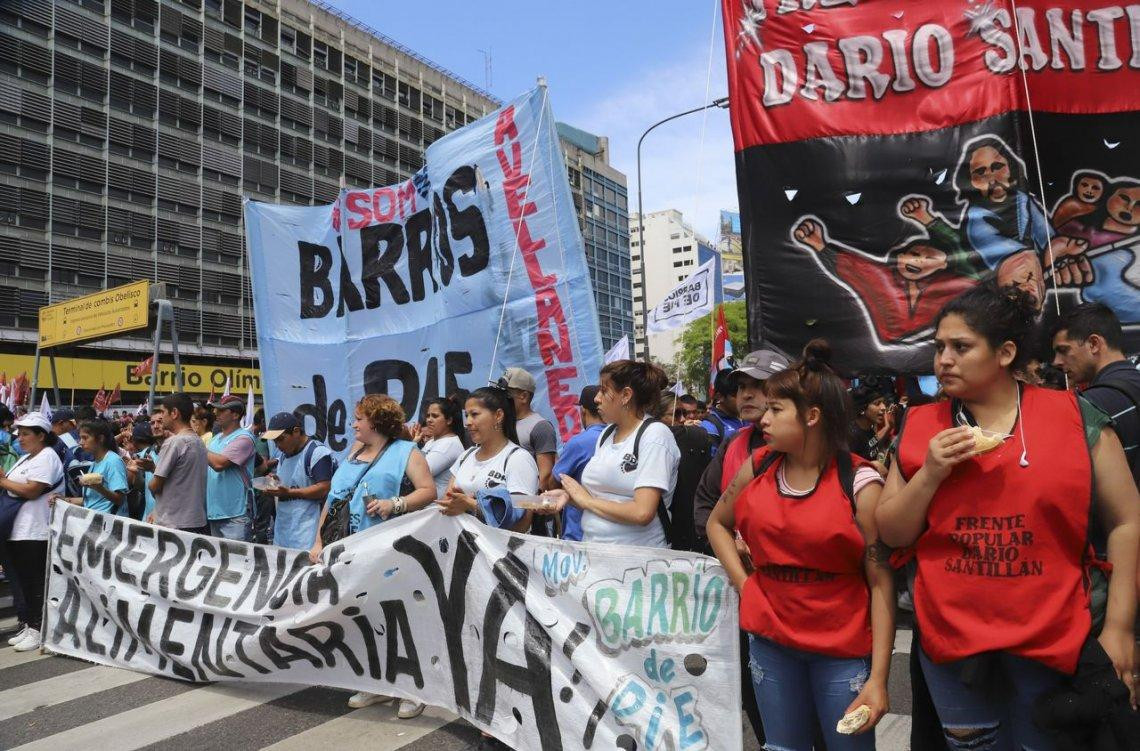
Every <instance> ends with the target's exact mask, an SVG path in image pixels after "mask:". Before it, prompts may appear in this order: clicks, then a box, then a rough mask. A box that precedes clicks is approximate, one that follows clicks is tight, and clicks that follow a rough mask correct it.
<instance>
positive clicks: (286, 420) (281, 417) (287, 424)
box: [261, 412, 301, 441]
mask: <svg viewBox="0 0 1140 751" xmlns="http://www.w3.org/2000/svg"><path fill="white" fill-rule="evenodd" d="M299 427H301V421H300V420H298V419H297V416H296V415H294V414H293V413H292V412H278V413H277V414H275V415H274V416H273V417H271V418H269V427H268V428H266V430H265V432H264V433H262V434H261V437H262V438H264V439H265V440H267V441H276V440H277V439H278V438H280V437H281V435H282V434H284V433H286V432H288V431H290V430H293V429H294V428H299Z"/></svg>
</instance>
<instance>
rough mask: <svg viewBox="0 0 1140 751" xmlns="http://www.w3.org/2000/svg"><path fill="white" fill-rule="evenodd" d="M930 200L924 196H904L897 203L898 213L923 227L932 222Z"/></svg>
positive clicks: (932, 215)
mask: <svg viewBox="0 0 1140 751" xmlns="http://www.w3.org/2000/svg"><path fill="white" fill-rule="evenodd" d="M930 206H931V201H930V199H929V198H927V197H926V196H910V197H908V198H904V199H903V201H902V203H901V204H899V213H900V214H902V215H903V217H905V218H906V219H912V220H914V221H916V222H918V223H919V224H921V225H922V226H923V227H928V226H930V225H931V224H933V223H934V214H932V213H930Z"/></svg>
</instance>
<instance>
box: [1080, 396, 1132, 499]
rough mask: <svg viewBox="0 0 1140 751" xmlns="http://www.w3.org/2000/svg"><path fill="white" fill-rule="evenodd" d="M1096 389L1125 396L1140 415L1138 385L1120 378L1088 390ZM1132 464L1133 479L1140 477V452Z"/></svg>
mask: <svg viewBox="0 0 1140 751" xmlns="http://www.w3.org/2000/svg"><path fill="white" fill-rule="evenodd" d="M1094 388H1097V389H1099V388H1106V389H1111V390H1113V391H1115V392H1116V393H1118V394H1121V395H1123V396H1124V398H1126V399H1127V400H1128V401H1130V402H1132V407H1133V408H1134V409H1135V410H1136V411H1137V412H1138V413H1140V386H1138V385H1137V384H1135V383H1133V382H1131V381H1126V380H1124V379H1123V378H1120V379H1115V380H1111V381H1105V382H1104V383H1097V384H1095V385H1092V386H1089V388H1088V389H1086V390H1091V389H1094ZM1110 416H1111V415H1110ZM1121 443H1122V444H1123V439H1121ZM1130 464H1131V466H1130V467H1129V468H1130V469H1131V470H1132V477H1133V478H1137V477H1140V451H1134V452H1133V454H1132V461H1131V462H1130Z"/></svg>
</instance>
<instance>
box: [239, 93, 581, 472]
mask: <svg viewBox="0 0 1140 751" xmlns="http://www.w3.org/2000/svg"><path fill="white" fill-rule="evenodd" d="M424 159H425V162H426V163H425V165H424V167H423V169H421V170H420V171H419V172H418V173H417V174H416V175H415V177H413V178H412V179H410V180H408V181H406V182H404V183H401V184H399V185H392V186H388V187H371V186H363V187H362V188H360V189H358V188H350V189H348V190H344V191H342V192H341V194H340V198H339V200H338V201H337V202H336V203H335V204H329V205H325V206H282V205H272V204H265V203H257V202H248V203H246V206H245V229H246V236H247V239H248V246H249V258H250V267H251V270H252V277H253V303H254V312H255V314H256V319H257V344H258V354H259V356H260V359H261V372H262V373H265V374H266V379H265V390H264V399H265V413H266V414H267V415H271V414H274V413H276V412H282V411H286V412H292V411H294V410H296V411H298V412H299V413H300V414H302V415H304V416H305V418H306V429H307V432H308V433H309V435H313V436H316V437H317V438H318V439H320V440H322V441H324V442H325V443H327V444H328V446H329V447H330V448H331V449H332V450H333V451H335V452H338V453H343V452H345V451H347V449H348V446H349V445H350V444H351V443H352V410H353V405H354V404H355V402H356V401H357V400H358V399H360V398H361V397H362V396H364V395H365V394H389V395H391V396H392V397H393V398H394V399H396V400H397V401H399V402H400V403H401V404H402V406H403V408H404V412H405V413H406V414H407V416H408V418H409V419H411V418H412V416H413V415H415V414H416V413H417V412H418V411H419V409H420V405H421V404H423V402H424V401H425V400H427V399H430V398H433V397H436V396H450V395H453V394H455V393H456V392H460V391H473V390H475V389H477V388H479V387H481V386H486V385H487V381H488V380H494V379H497V378H498V377H499V376H500V375H501V374H502V373H503V371H504V370H506V368H508V367H513V366H518V367H521V368H524V369H525V370H527V371H528V372H529V373H530V374H531V375H533V376H534V377H535V380H536V382H537V386H538V389H537V391H536V392H535V395H534V405H535V409H537V410H538V411H539V412H541V413H542V414H543V416H544V417H547V418H550V419H552V420H553V422H554V424H555V425H556V426H557V427H558V430H559V434H560V436H561V438H562V440H567V439H569V438H570V436H572V435H575V434H576V433H578V432H580V431H581V430H582V424H581V416H580V413H579V410H578V406H577V401H578V394H579V393H581V391H582V388H583V387H584V386H586V385H588V384H591V383H595V382H597V379H598V370H599V369H600V368H601V365H602V340H601V336H600V334H599V330H598V315H597V309H596V307H595V304H594V296H593V292H592V289H591V285H590V272H589V267H588V266H587V264H586V251H585V246H584V245H583V242H582V235H581V232H580V230H579V225H578V218H577V216H576V215H575V213H574V201H573V196H572V194H571V192H570V184H569V182H568V181H567V177H566V163H565V158H564V157H563V155H562V150H561V147H560V146H559V141H558V134H557V132H556V131H555V124H554V116H553V114H552V113H551V110H550V105H549V102H548V101H547V97H546V90H545V89H543V88H537V89H534V90H533V91H531V92H529V93H528V94H525V95H524V96H521V97H518V98H517V99H515V100H514V101H513V102H511V103H509V104H507V105H506V106H504V107H503V108H502V109H499V110H497V111H495V112H493V113H490V114H488V115H487V116H486V117H483V118H481V119H480V120H477V121H475V122H473V123H471V124H469V125H467V126H466V127H464V128H461V129H459V130H456V131H454V132H452V133H449V134H447V135H446V136H444V137H443V138H440V139H439V140H438V141H435V142H434V143H432V144H431V145H430V146H428V147H427V150H426V152H425V154H424Z"/></svg>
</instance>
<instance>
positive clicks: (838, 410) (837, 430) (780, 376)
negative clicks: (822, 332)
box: [764, 339, 852, 457]
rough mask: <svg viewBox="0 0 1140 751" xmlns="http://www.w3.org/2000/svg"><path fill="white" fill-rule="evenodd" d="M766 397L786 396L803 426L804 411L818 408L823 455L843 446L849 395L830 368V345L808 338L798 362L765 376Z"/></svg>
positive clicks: (845, 436) (849, 415)
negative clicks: (794, 406)
mask: <svg viewBox="0 0 1140 751" xmlns="http://www.w3.org/2000/svg"><path fill="white" fill-rule="evenodd" d="M764 391H765V393H766V394H767V396H768V399H770V400H771V399H787V400H789V401H790V402H792V403H793V404H794V405H796V414H797V415H798V417H799V420H800V424H801V425H803V426H804V427H805V428H806V427H807V412H808V410H809V409H811V408H812V407H816V408H818V409H819V421H820V429H821V431H822V436H823V445H824V448H825V450H826V451H827V455H828V456H829V457H830V456H835V455H836V454H838V453H839V452H841V451H846V450H847V428H848V425H849V424H850V422H851V413H852V409H851V397H850V395H849V394H848V393H847V388H846V387H845V386H844V385H843V379H841V378H840V377H839V376H838V374H836V372H835V371H834V370H833V369H832V368H831V345H830V344H828V343H827V341H826V340H824V339H812V340H811V341H810V342H808V343H807V345H806V346H805V347H804V351H803V355H802V356H801V358H800V359H799V361H798V362H795V363H793V364H792V366H791V367H790V368H788V369H787V370H783V371H780V372H779V373H776V374H775V375H773V376H772V377H771V378H769V379H768V380H767V382H766V383H765V386H764Z"/></svg>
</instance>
